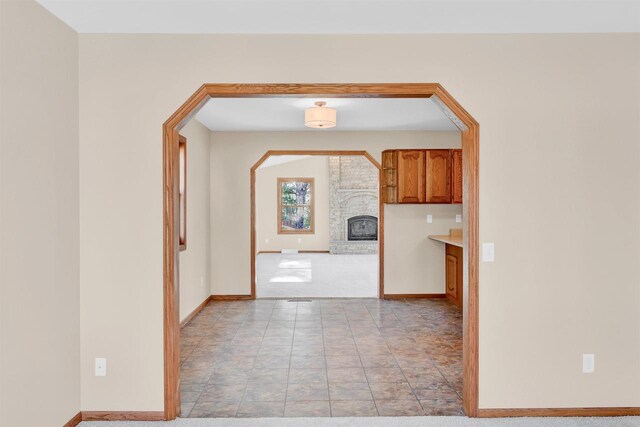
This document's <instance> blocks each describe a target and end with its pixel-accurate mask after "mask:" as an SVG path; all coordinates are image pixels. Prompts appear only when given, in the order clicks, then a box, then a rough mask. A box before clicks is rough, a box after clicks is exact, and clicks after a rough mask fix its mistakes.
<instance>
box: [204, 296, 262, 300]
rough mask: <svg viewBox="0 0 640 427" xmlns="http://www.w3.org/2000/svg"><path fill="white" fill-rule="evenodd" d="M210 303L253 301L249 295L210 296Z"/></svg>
mask: <svg viewBox="0 0 640 427" xmlns="http://www.w3.org/2000/svg"><path fill="white" fill-rule="evenodd" d="M210 298H211V301H246V300H250V299H253V298H252V297H251V295H211V297H210Z"/></svg>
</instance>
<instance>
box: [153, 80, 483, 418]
mask: <svg viewBox="0 0 640 427" xmlns="http://www.w3.org/2000/svg"><path fill="white" fill-rule="evenodd" d="M279 96H285V97H291V96H297V97H315V98H318V97H334V98H335V97H345V98H350V97H353V98H361V97H370V98H378V97H381V98H430V99H431V100H432V101H434V103H436V104H437V105H438V106H439V107H440V108H441V109H442V111H443V112H444V113H445V114H446V115H447V116H448V117H450V118H451V120H452V121H453V122H454V123H455V124H456V125H457V126H458V128H459V129H460V131H461V132H462V153H463V155H462V157H463V178H464V179H463V181H464V187H463V200H464V203H463V205H464V210H463V218H464V221H463V241H464V245H463V248H464V249H463V250H464V254H465V256H464V259H465V261H464V263H465V269H464V281H463V283H464V302H463V358H464V362H463V365H464V376H463V402H464V410H465V413H466V415H467V416H471V417H475V416H477V415H478V168H479V164H478V163H479V162H478V143H479V127H478V123H477V122H476V121H475V120H474V119H473V118H472V117H471V116H470V115H469V114H468V113H467V112H466V111H465V110H464V109H463V108H462V107H461V106H460V105H459V104H458V103H457V102H456V101H455V99H454V98H453V97H451V95H449V94H448V93H447V92H446V90H445V89H444V88H442V86H440V85H439V84H431V83H423V84H401V83H400V84H309V85H299V84H254V85H244V84H206V85H203V86H202V87H201V88H200V89H199V90H198V91H196V93H194V94H193V95H192V96H191V97H190V98H189V99H188V100H187V102H185V104H183V106H182V107H181V108H180V109H178V110H177V111H176V112H175V113H174V115H172V117H171V118H170V119H169V120H167V122H165V124H164V126H163V135H164V143H163V163H164V167H163V183H164V201H165V203H164V208H163V212H164V233H163V234H164V263H163V266H164V353H165V358H164V360H165V384H164V391H165V418H166V419H174V418H175V417H176V416H177V415H178V414H179V404H180V392H179V384H180V379H179V360H180V359H179V340H180V330H179V314H178V300H177V298H178V292H177V287H178V279H177V273H178V258H177V255H178V251H179V238H178V230H179V223H178V218H179V203H178V199H179V198H178V194H179V179H178V178H179V177H178V173H177V171H178V170H179V168H178V164H179V160H178V141H179V133H178V132H179V130H180V128H181V127H182V126H184V124H185V123H186V122H187V121H188V120H189V118H191V117H192V116H193V114H195V112H197V111H198V110H199V109H200V108H201V107H202V106H203V105H204V103H205V102H206V101H207V100H209V99H211V98H218V97H239V98H241V97H248V98H252V97H279ZM381 277H382V274H381ZM381 295H382V296H384V292H381Z"/></svg>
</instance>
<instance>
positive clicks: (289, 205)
mask: <svg viewBox="0 0 640 427" xmlns="http://www.w3.org/2000/svg"><path fill="white" fill-rule="evenodd" d="M313 198H314V195H313V178H278V234H302V233H309V234H313V232H314V229H313V214H314V213H313Z"/></svg>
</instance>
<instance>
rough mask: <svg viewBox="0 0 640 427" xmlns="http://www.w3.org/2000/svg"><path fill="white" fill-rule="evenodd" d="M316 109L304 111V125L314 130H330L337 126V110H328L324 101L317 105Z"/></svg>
mask: <svg viewBox="0 0 640 427" xmlns="http://www.w3.org/2000/svg"><path fill="white" fill-rule="evenodd" d="M315 104H316V107H311V108H307V109H306V110H304V125H305V126H306V127H309V128H314V129H329V128H332V127H335V125H336V110H334V109H333V108H327V107H325V105H327V103H326V102H324V101H318V102H316V103H315Z"/></svg>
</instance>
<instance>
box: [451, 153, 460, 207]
mask: <svg viewBox="0 0 640 427" xmlns="http://www.w3.org/2000/svg"><path fill="white" fill-rule="evenodd" d="M451 203H462V150H451Z"/></svg>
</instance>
